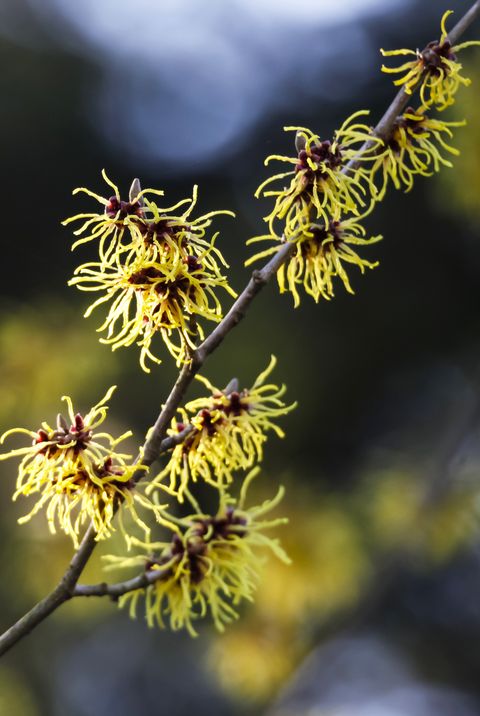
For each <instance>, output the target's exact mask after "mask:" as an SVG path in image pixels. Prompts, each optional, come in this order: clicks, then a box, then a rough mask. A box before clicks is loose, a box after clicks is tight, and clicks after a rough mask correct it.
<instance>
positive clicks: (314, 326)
mask: <svg viewBox="0 0 480 716" xmlns="http://www.w3.org/2000/svg"><path fill="white" fill-rule="evenodd" d="M454 5H455V7H454V8H453V9H454V10H455V16H454V21H455V19H458V18H459V17H460V15H461V14H462V12H464V11H465V10H466V9H467V8H468V7H469V5H470V3H469V2H463V1H459V2H455V3H454ZM450 7H451V5H449V4H448V2H446V1H445V2H444V1H443V0H442V2H439V3H425V2H421V1H420V0H397V1H396V2H389V3H384V2H381V0H356V1H355V2H353V1H352V0H350V2H349V1H348V0H342V1H341V2H340V1H335V2H334V0H323V1H321V2H318V1H317V2H313V1H311V0H298V1H297V2H296V3H292V4H287V3H286V2H284V1H283V0H280V2H277V3H274V2H271V1H270V0H262V1H261V2H256V3H254V2H253V0H237V1H234V0H229V1H228V2H222V1H221V0H215V1H212V2H211V3H210V2H209V3H201V2H199V1H198V0H165V1H164V2H161V3H160V2H155V0H139V1H137V2H135V3H134V2H133V1H132V0H116V2H110V0H104V1H103V2H96V3H95V2H94V0H84V2H82V3H74V2H73V0H1V1H0V55H1V66H2V72H1V75H0V86H1V92H2V97H3V102H2V111H1V113H0V142H1V156H2V162H3V167H4V169H3V171H2V183H3V186H2V196H3V201H4V211H3V222H2V230H3V242H2V246H3V252H4V253H3V266H4V271H3V278H2V285H1V294H2V303H1V316H0V317H1V326H0V390H1V393H0V395H1V398H0V432H3V431H4V430H6V429H8V428H10V427H12V426H17V425H18V426H20V425H21V426H25V427H33V426H35V425H36V424H37V423H38V422H39V421H41V420H45V419H47V420H49V419H53V416H54V415H55V414H56V412H57V411H58V405H59V399H60V396H61V395H63V394H65V393H67V394H69V395H72V396H73V398H74V401H75V403H76V404H78V405H80V406H83V407H88V406H90V405H91V404H93V403H95V402H96V401H97V400H98V398H99V397H100V396H101V395H103V394H104V392H105V390H106V388H107V387H108V386H109V385H111V384H114V383H116V384H118V386H119V387H118V390H117V393H116V395H115V397H114V399H113V401H112V407H111V417H110V418H109V420H110V423H109V426H110V427H112V432H115V428H114V426H115V425H116V427H117V428H118V429H119V430H120V429H121V430H123V429H127V428H132V429H133V430H134V433H135V437H136V440H135V441H132V443H131V449H132V451H135V449H136V447H137V445H138V444H140V443H141V442H143V436H144V434H145V432H146V430H147V428H148V427H149V426H150V425H151V424H152V422H153V420H154V418H155V417H156V414H157V413H158V410H159V408H160V405H161V403H162V401H164V399H165V397H166V395H167V393H168V391H169V389H170V386H171V384H172V381H173V380H174V377H175V368H174V366H173V365H172V361H171V360H170V358H169V356H168V354H166V353H165V357H164V362H163V363H162V365H161V366H160V367H159V368H155V369H154V370H153V371H152V373H151V374H150V375H146V374H143V373H142V372H141V371H140V369H139V366H138V362H137V361H138V354H137V352H136V350H135V349H134V348H132V349H130V350H125V349H120V350H119V351H117V352H115V353H114V354H112V353H111V352H110V350H109V348H108V347H107V346H103V345H100V344H99V343H98V340H97V338H98V336H97V335H96V334H95V329H96V328H97V327H98V325H99V316H97V317H95V315H94V316H93V317H92V318H90V319H88V320H85V319H83V318H82V314H83V312H84V310H85V308H86V306H87V305H88V301H87V299H88V296H87V297H85V295H83V294H81V293H80V292H78V291H75V289H74V288H67V286H66V283H67V281H68V279H69V278H70V276H71V274H72V271H73V270H74V268H75V267H76V266H77V265H78V264H79V263H82V262H84V261H88V260H91V259H93V258H94V256H93V245H92V244H87V245H86V246H83V247H80V248H79V249H78V250H77V251H76V252H75V253H74V254H72V253H71V252H70V246H71V243H72V236H71V232H70V231H69V229H68V228H62V226H61V225H60V221H61V220H62V219H64V218H65V217H67V216H70V215H73V214H75V213H78V212H79V211H84V210H85V211H89V210H91V207H92V203H91V202H90V200H88V199H87V198H81V197H78V196H76V197H72V196H71V191H72V189H73V188H74V187H77V186H86V187H89V188H91V189H92V190H94V191H97V192H99V193H100V194H102V195H103V194H105V191H106V189H105V186H104V185H103V182H102V179H101V176H100V171H101V169H102V168H103V167H104V168H105V169H106V171H107V173H108V175H109V176H110V177H111V178H113V179H114V181H115V182H116V183H117V184H118V185H119V186H120V187H121V189H122V191H123V192H126V191H127V190H128V187H129V185H130V182H131V180H132V178H133V177H135V176H139V177H140V179H141V182H142V185H143V186H145V187H146V186H152V187H155V188H163V189H165V191H166V200H167V202H168V203H169V204H171V203H173V202H174V201H177V200H179V199H181V198H184V197H186V196H189V195H190V194H191V190H192V186H193V184H199V187H200V192H199V197H200V200H199V205H198V212H199V213H205V212H207V211H211V210H214V209H220V208H222V209H231V210H233V211H235V212H236V214H237V218H236V219H235V220H232V219H230V218H228V217H220V218H219V219H218V220H217V221H216V229H219V230H220V231H221V236H220V239H219V241H218V245H219V247H220V248H221V249H222V251H223V253H224V255H225V256H226V258H227V261H228V262H229V264H230V267H231V268H230V273H229V275H230V276H231V284H232V285H233V287H234V288H235V289H237V290H240V289H241V288H242V287H243V285H244V284H245V282H246V280H247V278H248V275H249V272H248V271H247V270H246V269H244V268H243V263H244V261H245V260H246V258H247V257H248V256H249V249H248V247H246V246H245V240H246V239H247V238H249V237H251V236H254V235H257V234H260V233H263V230H264V229H263V222H262V216H264V214H265V213H266V212H267V209H268V206H269V205H268V203H267V202H265V201H258V200H256V199H254V198H253V192H254V190H255V188H256V186H257V185H258V184H259V182H260V181H262V180H263V179H264V178H265V177H266V176H267V170H266V169H265V168H264V166H263V160H264V158H265V156H267V155H268V154H270V153H275V154H277V153H278V154H283V153H286V154H290V153H291V151H292V147H291V134H288V133H287V134H284V133H283V131H282V127H283V126H284V125H292V124H293V125H300V126H306V127H311V128H312V129H314V130H315V131H316V132H318V133H319V134H320V135H322V136H329V135H330V134H331V132H332V131H333V129H334V128H335V127H336V126H338V125H339V124H340V123H341V122H342V121H343V119H344V118H345V117H346V116H348V115H349V114H351V113H352V112H353V111H356V110H357V109H362V108H369V109H371V122H372V124H374V123H375V122H376V120H377V119H378V118H379V117H380V116H381V114H382V113H383V111H384V110H385V109H386V107H387V105H388V103H389V102H390V101H391V99H392V97H393V94H394V88H393V86H392V83H391V81H390V78H389V77H388V76H386V75H382V74H381V73H380V65H381V58H380V54H379V52H378V49H379V48H380V47H384V48H388V49H390V48H396V47H412V48H415V47H417V46H418V47H422V46H423V45H424V44H425V43H426V42H427V41H429V40H430V39H433V38H434V37H435V36H436V34H437V29H438V26H439V19H440V16H441V14H442V13H443V12H444V11H445V10H446V9H448V8H450ZM450 21H451V20H450ZM479 36H480V27H476V28H472V30H470V31H469V33H468V36H467V37H468V38H470V37H471V38H473V37H477V38H478V37H479ZM461 59H462V62H463V63H464V65H465V69H466V74H467V76H469V77H471V78H472V80H473V83H472V87H470V88H468V89H462V90H461V92H460V93H459V95H458V101H457V103H456V105H455V106H454V107H453V109H452V110H451V111H449V112H447V113H444V115H445V117H447V118H448V119H453V120H454V119H463V118H464V117H465V118H466V119H467V120H468V125H467V126H466V127H465V128H459V129H458V130H456V131H455V138H454V140H453V141H452V144H453V145H454V146H457V147H458V148H459V149H460V150H461V155H460V156H459V157H458V158H455V159H454V168H453V169H448V168H446V169H444V171H443V172H442V173H441V174H439V175H438V176H435V177H433V178H431V179H420V178H419V179H418V181H417V182H416V185H415V188H414V190H413V191H412V192H411V193H410V194H407V195H405V194H403V193H401V192H390V194H389V195H388V196H387V198H386V199H385V201H384V202H383V203H382V204H380V205H379V206H378V208H377V209H376V211H375V213H374V214H373V215H372V216H371V217H369V220H368V225H369V227H370V228H371V231H372V233H376V234H377V233H381V234H383V236H384V240H383V241H382V242H380V243H379V244H376V245H375V247H374V249H369V252H370V253H369V256H368V258H370V256H371V253H372V252H373V251H375V258H378V259H379V260H380V266H379V268H377V269H375V271H372V272H368V274H367V275H365V276H361V275H354V272H352V276H353V286H354V288H355V290H356V295H355V296H351V295H349V294H347V293H346V292H345V291H343V287H341V286H338V287H337V295H336V297H335V300H333V301H331V302H321V303H320V304H319V305H315V304H314V303H313V301H311V300H310V299H309V298H308V297H307V296H305V297H304V298H303V300H302V305H301V307H300V308H298V309H294V308H293V302H292V300H291V296H290V295H289V294H285V295H282V296H280V295H279V293H278V290H277V287H276V285H274V284H272V285H271V286H268V287H267V288H266V290H265V291H264V292H263V293H262V294H261V295H260V296H259V298H258V299H257V300H256V302H255V304H254V306H253V308H252V310H251V312H250V314H249V315H248V316H247V317H246V319H245V320H244V321H243V322H242V323H241V324H240V325H239V327H238V328H236V329H235V331H234V332H233V333H232V334H231V335H230V336H229V337H228V339H227V340H226V341H225V343H224V345H222V346H221V348H220V349H219V350H218V352H217V353H215V355H213V356H212V357H211V358H210V359H209V361H208V363H207V364H206V366H205V368H204V370H203V373H204V374H205V375H207V376H208V378H209V379H211V380H212V382H213V383H214V384H216V385H224V384H226V383H227V382H228V381H229V380H230V378H231V377H232V376H234V375H236V376H238V377H239V378H240V380H241V381H242V382H243V383H244V384H246V385H249V384H250V383H251V381H252V380H253V378H254V377H255V376H256V375H257V374H258V373H259V372H260V371H261V370H263V368H264V367H265V365H266V364H267V362H268V359H269V356H270V354H271V353H273V354H275V355H276V356H277V357H278V366H277V368H276V372H275V376H274V378H275V380H276V381H277V382H279V383H281V382H285V383H286V384H287V385H288V397H289V398H290V399H291V400H298V402H299V407H298V409H297V411H296V412H295V414H294V417H292V414H290V415H289V416H287V417H286V418H285V419H284V421H283V426H284V427H285V429H286V432H287V437H286V439H285V440H283V441H278V440H275V439H274V438H271V439H270V440H269V442H268V443H267V448H266V459H265V463H264V473H265V475H264V481H263V486H262V487H261V492H260V494H261V495H262V496H263V495H264V496H270V495H271V494H273V493H274V492H275V489H276V486H277V485H278V483H279V482H281V483H283V484H285V485H286V488H287V497H286V499H285V501H284V503H283V505H282V507H281V510H282V511H283V512H284V513H285V514H287V515H288V516H289V519H290V523H289V525H288V527H286V528H283V531H282V533H281V534H280V536H281V538H282V541H283V543H284V544H285V547H286V549H287V551H288V552H289V554H290V556H291V557H292V559H293V564H292V566H290V567H286V566H284V565H280V564H274V563H268V564H267V565H266V566H265V568H264V574H263V575H262V580H261V584H260V587H259V590H258V599H257V601H256V603H255V605H249V606H247V607H245V609H244V610H243V613H242V615H241V618H240V620H239V621H238V623H237V624H235V625H233V626H232V627H231V628H230V629H228V630H227V631H226V633H225V634H224V635H218V634H216V633H215V632H214V631H213V629H211V628H210V627H209V626H208V625H205V626H204V627H203V628H202V629H201V635H200V637H199V638H198V639H196V640H192V639H191V638H190V637H188V636H187V635H186V634H172V633H168V632H161V631H149V630H147V628H146V626H145V625H144V624H143V623H142V620H141V619H139V620H138V621H137V622H131V621H130V620H129V618H128V616H127V614H126V613H124V612H117V610H116V607H115V605H113V604H110V603H107V602H106V601H105V602H104V601H102V600H97V601H88V600H85V601H84V602H80V601H78V602H75V603H73V602H72V603H70V604H66V605H64V606H63V607H62V608H61V609H60V610H59V611H58V613H57V614H55V615H54V616H53V617H52V618H50V619H49V620H48V621H47V622H46V623H44V624H43V625H42V626H41V627H39V628H38V629H37V630H36V632H35V633H33V634H32V635H30V636H29V637H28V638H26V639H25V640H24V641H23V642H22V643H20V644H19V645H17V647H16V648H15V649H14V650H12V651H11V652H10V653H9V654H8V655H7V656H6V657H4V659H3V661H2V664H1V666H0V716H3V715H4V714H5V715H6V714H16V715H18V716H107V715H108V716H109V715H110V714H112V713H115V714H116V716H131V714H138V715H139V716H140V715H141V716H154V715H156V714H168V715H169V716H186V714H191V713H192V712H193V711H195V713H196V714H197V716H201V715H202V714H205V715H206V714H210V713H212V712H214V713H216V714H217V716H223V715H224V714H225V716H226V715H227V714H228V715H229V716H249V715H250V714H257V713H264V714H268V716H307V714H308V715H309V716H327V715H328V716H433V715H434V714H435V716H436V715H437V714H442V716H445V715H446V716H449V715H450V714H452V716H453V715H455V716H473V715H474V714H477V713H479V712H480V686H479V684H480V679H479V674H480V646H479V644H480V552H479V531H478V509H479V500H480V488H479V486H480V450H479V448H478V441H479V431H480V339H479V327H480V326H479V324H480V319H479V315H480V310H479V309H480V295H479V292H478V290H477V289H476V288H475V287H478V276H479V274H480V243H479V241H478V237H479V229H480V202H479V194H480V104H479V100H478V98H479V87H480V50H479V49H478V48H472V49H471V50H466V51H465V54H464V55H462V58H461ZM442 118H443V117H442ZM195 390H198V389H197V388H195V387H194V388H193V390H192V394H193V391H195ZM1 475H2V481H1V483H0V489H1V495H2V501H1V504H2V508H1V509H2V519H1V523H0V533H1V536H2V539H1V542H0V556H1V563H2V580H1V586H0V607H1V608H0V611H1V615H2V616H1V622H2V627H4V628H7V627H8V626H10V624H11V623H12V622H13V621H14V620H16V619H17V618H18V617H19V616H20V615H21V614H22V613H23V612H24V611H26V610H27V609H28V608H30V606H32V604H33V603H34V602H35V601H36V600H38V599H40V598H41V597H43V596H44V595H45V594H46V593H47V592H48V591H49V590H50V589H51V588H52V587H53V586H54V585H55V584H56V582H57V580H58V578H59V576H60V575H61V573H62V571H63V569H64V567H65V565H66V563H67V561H68V559H69V556H70V554H71V544H70V542H69V541H68V540H67V539H66V538H63V537H61V536H59V535H57V536H56V537H53V536H51V535H49V534H48V531H47V527H46V522H45V519H44V516H43V515H39V516H38V517H37V518H35V519H34V520H32V522H30V523H28V524H27V525H25V526H18V525H17V523H16V520H17V518H18V517H19V516H20V515H22V514H24V512H25V505H24V504H20V503H11V501H10V496H11V494H12V492H13V482H14V475H15V466H14V464H13V462H8V463H1ZM114 542H115V540H114ZM117 546H118V547H119V548H120V540H118V542H117ZM112 549H113V548H112V545H111V544H108V546H107V545H102V546H101V548H100V549H99V550H98V552H99V553H103V554H105V553H108V552H111V551H112ZM102 574H103V573H102V571H101V561H100V559H99V556H98V555H96V556H95V559H94V560H92V564H91V565H89V567H88V569H87V572H86V574H85V576H84V578H82V581H92V580H93V581H99V580H101V579H103V578H104V577H103V576H102Z"/></svg>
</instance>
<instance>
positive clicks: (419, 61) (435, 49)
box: [380, 10, 480, 111]
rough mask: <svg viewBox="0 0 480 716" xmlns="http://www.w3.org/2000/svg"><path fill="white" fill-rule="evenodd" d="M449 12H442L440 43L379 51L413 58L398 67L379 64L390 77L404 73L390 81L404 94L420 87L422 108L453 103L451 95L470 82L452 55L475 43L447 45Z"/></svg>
mask: <svg viewBox="0 0 480 716" xmlns="http://www.w3.org/2000/svg"><path fill="white" fill-rule="evenodd" d="M452 13H453V10H447V12H446V13H444V15H443V17H442V20H441V23H440V28H441V31H442V34H441V37H440V40H438V41H437V40H434V41H433V42H429V43H428V45H427V47H426V48H425V50H423V51H422V52H419V51H418V50H416V51H414V50H407V49H401V50H380V52H381V53H382V55H383V56H384V57H393V56H398V55H413V56H414V57H415V59H414V60H410V61H408V62H405V63H404V64H402V65H400V66H399V67H385V65H382V72H387V73H390V74H397V73H404V74H403V76H402V77H400V78H399V79H397V80H395V81H394V83H393V84H394V85H397V86H399V85H403V88H404V90H405V92H406V93H407V94H412V92H413V90H414V89H415V88H416V86H417V84H418V83H421V85H420V97H421V100H422V104H423V106H424V107H430V106H431V105H435V107H436V109H438V110H439V111H442V110H444V109H445V108H446V107H448V106H449V105H451V104H453V102H454V101H455V99H454V98H455V94H456V93H457V90H458V88H459V87H460V86H461V85H464V86H465V87H468V85H469V84H470V80H469V79H468V77H463V76H462V75H461V71H462V69H463V68H462V65H461V64H460V62H458V60H457V55H456V53H457V52H459V51H460V50H463V49H465V48H466V47H471V46H473V45H480V42H479V41H471V42H462V43H461V44H460V45H454V46H452V44H451V43H450V40H449V39H448V33H447V30H446V27H445V23H446V21H447V18H448V16H449V15H451V14H452Z"/></svg>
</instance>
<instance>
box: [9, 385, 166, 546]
mask: <svg viewBox="0 0 480 716" xmlns="http://www.w3.org/2000/svg"><path fill="white" fill-rule="evenodd" d="M115 387H116V386H112V387H111V388H110V390H109V391H108V392H107V394H106V395H105V396H104V397H103V398H102V400H100V402H98V403H97V404H96V405H95V406H94V407H93V408H91V410H89V411H88V413H86V414H85V415H84V416H83V415H81V414H80V413H75V411H74V409H73V405H72V401H71V399H70V398H69V397H68V396H64V397H63V400H65V401H66V403H67V407H68V419H69V420H68V421H67V420H66V419H65V417H64V416H63V415H62V414H59V415H58V416H57V424H56V427H54V428H52V427H50V425H49V424H48V423H45V422H44V423H42V426H41V428H39V429H38V430H27V429H25V428H13V429H12V430H8V431H7V432H6V433H4V434H3V435H2V437H1V439H0V442H1V443H3V442H4V440H5V438H7V437H8V436H9V435H12V434H14V433H23V434H25V435H28V436H29V437H30V438H31V439H32V444H31V445H30V446H28V447H21V448H18V449H14V450H11V451H10V452H8V453H5V454H3V455H0V460H5V459H7V458H10V457H22V461H21V463H20V468H19V471H18V478H17V486H16V491H15V493H14V496H13V499H14V500H16V499H17V497H19V496H20V495H24V496H26V497H29V496H30V495H38V500H37V502H36V503H35V505H34V506H33V508H32V510H31V511H30V512H29V513H28V514H27V515H26V516H25V517H22V518H21V519H20V522H27V521H28V520H30V519H31V517H33V515H35V514H36V513H37V512H39V510H41V509H42V507H44V506H46V508H47V510H46V511H47V519H48V525H49V527H50V530H51V532H53V533H55V531H56V526H59V527H60V528H61V529H62V530H63V531H64V532H65V533H66V534H67V535H69V536H70V537H71V538H72V539H73V542H74V544H75V546H78V538H79V536H80V533H81V530H82V528H83V527H84V526H85V523H86V522H87V523H88V522H90V521H91V522H92V523H93V525H94V527H95V532H96V539H97V540H101V539H105V538H107V537H109V536H110V535H111V533H112V531H113V529H114V528H113V525H112V520H113V517H114V515H115V512H116V510H117V507H118V506H119V504H120V502H122V503H123V504H124V505H125V506H126V507H127V508H128V510H129V511H130V513H131V514H132V516H133V518H134V520H135V522H136V523H137V524H138V525H140V526H141V527H142V528H143V529H144V531H145V532H146V533H147V534H148V532H149V529H148V527H147V526H146V524H145V522H143V520H141V519H140V517H139V516H138V513H137V511H136V507H135V503H137V505H141V506H144V507H149V508H151V509H153V510H154V511H155V510H156V509H157V508H156V507H155V505H153V503H150V502H149V501H148V500H146V498H145V497H144V496H142V495H141V494H140V493H139V492H138V490H134V487H135V482H134V479H133V477H134V473H135V471H136V470H137V469H138V468H139V467H142V466H141V465H134V464H132V462H131V456H130V455H126V454H124V453H117V452H115V449H116V447H117V445H118V444H119V443H120V442H122V441H123V440H125V438H127V437H130V435H131V434H132V433H131V432H130V431H128V432H126V433H124V434H123V435H120V437H118V438H114V437H113V436H112V435H110V434H109V433H105V432H96V428H98V426H99V425H101V424H102V423H103V422H104V420H105V418H106V415H107V411H108V406H106V405H105V403H106V402H107V401H108V400H109V399H110V397H111V395H112V393H113V391H114V390H115ZM69 423H70V424H69Z"/></svg>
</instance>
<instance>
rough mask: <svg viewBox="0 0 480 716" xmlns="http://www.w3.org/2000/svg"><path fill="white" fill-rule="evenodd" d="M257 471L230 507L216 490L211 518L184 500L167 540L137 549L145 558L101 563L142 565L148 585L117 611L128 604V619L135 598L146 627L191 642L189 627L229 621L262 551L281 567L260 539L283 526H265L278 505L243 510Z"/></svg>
mask: <svg viewBox="0 0 480 716" xmlns="http://www.w3.org/2000/svg"><path fill="white" fill-rule="evenodd" d="M257 472H258V470H253V471H252V472H251V473H250V474H249V475H248V476H247V477H246V478H245V481H244V483H243V485H242V491H241V493H240V497H239V499H238V500H235V499H233V498H232V497H230V496H228V495H227V493H226V492H225V491H223V490H220V492H219V495H220V499H219V503H220V504H219V508H218V510H217V512H216V514H215V515H208V514H205V513H203V512H202V511H201V510H200V507H199V505H198V504H197V503H196V501H194V500H192V506H193V509H194V510H195V512H194V514H191V515H188V516H186V517H184V518H173V517H171V520H172V521H171V524H170V530H171V534H172V536H171V539H170V540H169V541H166V542H148V543H140V542H138V543H137V544H138V545H139V546H141V547H142V548H143V549H144V550H145V551H146V554H143V555H137V556H135V557H127V558H122V557H112V556H111V557H109V558H108V559H109V561H110V563H111V565H112V566H114V567H134V566H139V565H140V566H142V567H143V568H144V570H145V573H146V575H147V577H148V581H149V582H150V584H149V585H148V586H146V587H143V588H141V589H137V590H135V591H130V592H128V593H126V594H125V595H123V596H122V597H120V600H119V605H120V606H121V607H123V606H125V605H127V604H129V607H130V614H131V616H135V615H136V613H137V611H138V608H139V602H140V601H141V599H143V600H144V602H145V615H146V620H147V623H148V625H149V626H154V625H157V626H159V627H164V626H165V619H168V621H169V624H170V626H171V628H172V629H174V630H176V629H181V628H186V629H187V630H188V631H189V633H190V634H191V635H192V636H195V635H196V633H197V632H196V630H195V627H194V622H195V621H196V620H198V619H199V618H201V617H204V616H206V615H207V614H208V613H210V615H211V617H212V619H213V622H214V624H215V626H216V628H217V629H219V630H220V631H223V629H224V626H225V625H226V624H228V623H230V622H231V621H232V620H233V619H235V618H236V617H237V616H238V614H237V607H238V605H239V604H240V602H242V601H243V600H250V601H251V600H252V598H253V594H254V591H255V588H256V584H257V580H258V572H259V568H260V566H261V564H262V562H263V554H262V552H264V551H265V550H266V551H270V552H272V553H273V554H275V556H277V557H278V558H279V559H281V560H283V561H284V562H288V561H289V560H288V557H287V555H286V554H285V552H284V551H283V550H282V548H281V547H280V545H279V543H278V540H277V539H274V538H271V537H269V536H268V535H266V534H264V532H265V531H266V530H269V529H271V528H274V527H276V526H278V525H281V524H284V523H285V522H286V520H285V519H282V518H279V519H265V518H264V516H265V515H266V514H267V513H268V512H270V511H271V510H272V509H273V508H274V507H275V506H276V505H277V504H278V503H279V502H280V500H281V499H282V496H283V490H282V489H281V488H280V490H279V491H278V493H277V495H276V497H274V498H273V499H271V500H267V501H265V502H264V503H263V504H261V505H259V506H256V507H251V508H248V509H247V508H246V507H245V498H246V493H247V488H248V485H249V483H250V482H251V480H252V479H253V478H254V477H255V475H256V474H257Z"/></svg>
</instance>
